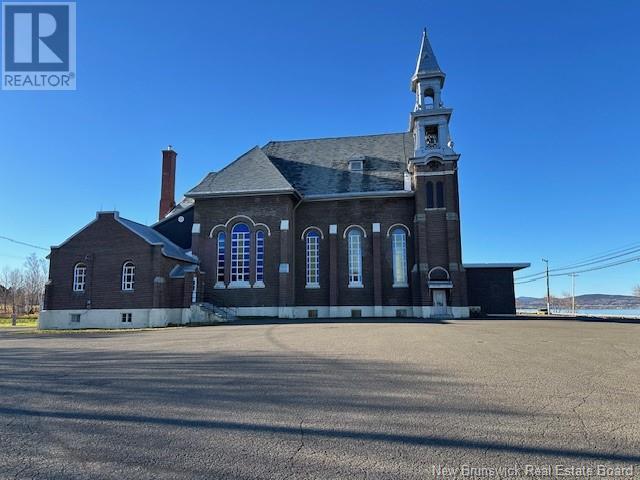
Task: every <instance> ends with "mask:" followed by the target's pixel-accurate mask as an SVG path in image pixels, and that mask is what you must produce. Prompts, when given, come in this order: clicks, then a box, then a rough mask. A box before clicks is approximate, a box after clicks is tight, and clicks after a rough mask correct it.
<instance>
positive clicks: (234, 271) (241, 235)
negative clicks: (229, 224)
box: [231, 223, 251, 284]
mask: <svg viewBox="0 0 640 480" xmlns="http://www.w3.org/2000/svg"><path fill="white" fill-rule="evenodd" d="M250 269H251V232H250V230H249V227H248V226H247V225H245V224H244V223H238V224H236V225H235V226H234V227H233V229H232V230H231V282H232V283H247V284H248V283H249V275H250Z"/></svg>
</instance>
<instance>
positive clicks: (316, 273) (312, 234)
mask: <svg viewBox="0 0 640 480" xmlns="http://www.w3.org/2000/svg"><path fill="white" fill-rule="evenodd" d="M305 243H306V250H307V287H311V288H313V287H319V286H320V234H319V233H318V231H317V230H309V232H308V233H307V236H306V238H305Z"/></svg>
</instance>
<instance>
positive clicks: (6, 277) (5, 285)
mask: <svg viewBox="0 0 640 480" xmlns="http://www.w3.org/2000/svg"><path fill="white" fill-rule="evenodd" d="M10 277H11V269H10V268H9V267H7V266H6V265H5V267H4V268H3V269H2V272H0V285H1V286H2V288H0V290H1V292H0V293H1V294H2V307H3V308H2V311H3V312H7V311H8V308H7V305H8V304H9V297H10V296H11V289H10V287H9V284H10V282H11V280H10Z"/></svg>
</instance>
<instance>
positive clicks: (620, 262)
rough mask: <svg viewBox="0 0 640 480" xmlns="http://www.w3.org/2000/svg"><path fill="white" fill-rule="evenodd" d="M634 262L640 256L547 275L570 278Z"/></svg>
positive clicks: (528, 281) (519, 283)
mask: <svg viewBox="0 0 640 480" xmlns="http://www.w3.org/2000/svg"><path fill="white" fill-rule="evenodd" d="M636 261H640V256H637V257H632V258H627V259H625V260H620V261H617V262H612V263H607V264H605V265H598V266H596V267H591V268H585V269H583V270H575V271H573V272H568V273H554V274H552V275H549V276H550V277H566V276H570V275H572V274H575V273H586V272H595V271H597V270H603V269H605V268H611V267H617V266H618V265H624V264H625V263H631V262H636ZM545 277H546V274H542V275H540V276H538V277H536V278H532V279H530V280H524V281H520V282H514V284H515V285H522V284H525V283H532V282H537V281H538V280H542V279H543V278H545Z"/></svg>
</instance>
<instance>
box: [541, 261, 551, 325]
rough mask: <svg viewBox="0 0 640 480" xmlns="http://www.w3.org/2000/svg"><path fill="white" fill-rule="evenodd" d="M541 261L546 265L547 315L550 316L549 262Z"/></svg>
mask: <svg viewBox="0 0 640 480" xmlns="http://www.w3.org/2000/svg"><path fill="white" fill-rule="evenodd" d="M542 261H543V262H544V263H546V264H547V315H551V293H550V288H549V260H548V259H546V258H543V259H542Z"/></svg>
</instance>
